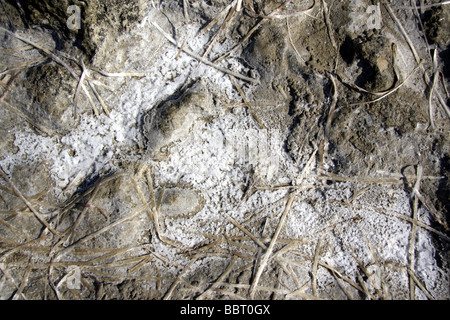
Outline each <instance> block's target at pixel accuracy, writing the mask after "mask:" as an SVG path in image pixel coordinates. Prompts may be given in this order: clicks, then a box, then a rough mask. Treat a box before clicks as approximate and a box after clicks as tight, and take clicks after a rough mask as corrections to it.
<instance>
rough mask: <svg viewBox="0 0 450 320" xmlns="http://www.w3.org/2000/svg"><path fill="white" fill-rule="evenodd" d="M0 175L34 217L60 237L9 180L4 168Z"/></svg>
mask: <svg viewBox="0 0 450 320" xmlns="http://www.w3.org/2000/svg"><path fill="white" fill-rule="evenodd" d="M0 175H1V176H2V178H3V179H4V180H5V181H6V182H7V183H8V184H9V185H10V187H11V189H12V190H13V191H14V193H15V194H16V195H17V196H18V197H19V198H20V199H21V200H22V201H23V202H24V203H25V204H26V205H27V207H28V208H29V209H30V210H31V212H33V214H34V216H35V217H36V218H37V219H38V220H39V222H41V223H42V224H43V225H44V226H45V227H46V228H47V229H48V230H49V231H50V232H51V233H53V234H54V235H55V236H57V237H58V236H59V233H58V232H57V231H56V230H55V229H53V227H52V226H51V225H50V224H49V223H48V222H47V221H46V220H45V219H44V218H43V217H42V215H41V214H40V213H39V212H38V211H37V210H36V209H35V208H34V206H33V205H32V204H31V202H29V201H28V200H27V199H26V198H25V197H24V196H23V195H22V193H21V192H20V191H19V190H18V189H17V188H16V186H15V185H14V183H13V182H12V181H11V179H9V177H8V175H7V174H6V173H5V171H3V168H2V167H0Z"/></svg>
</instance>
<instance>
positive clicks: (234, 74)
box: [152, 22, 258, 83]
mask: <svg viewBox="0 0 450 320" xmlns="http://www.w3.org/2000/svg"><path fill="white" fill-rule="evenodd" d="M152 24H153V25H154V26H155V28H156V29H158V31H159V32H161V34H162V35H163V36H164V37H165V38H166V39H167V40H168V41H169V42H170V43H172V44H173V45H175V46H176V47H177V48H180V47H181V46H180V45H179V44H178V43H177V42H176V41H175V39H173V38H172V37H171V36H170V35H169V34H167V33H166V32H165V31H164V30H163V29H161V27H160V26H159V25H158V24H157V23H156V22H152ZM183 52H184V53H186V54H188V55H190V56H191V57H193V58H195V59H197V60H199V61H200V62H202V63H204V64H205V65H207V66H210V67H213V68H215V69H217V70H219V71H221V72H223V73H226V74H231V75H232V76H234V77H236V78H238V79H241V80H244V81H248V82H251V83H258V80H256V79H253V78H249V77H247V76H244V75H242V74H240V73H237V72H234V71H231V70H228V69H226V68H223V67H221V66H219V65H217V64H215V63H213V62H211V61H209V60H206V59H204V58H202V57H201V56H199V55H198V54H196V53H195V52H193V51H191V50H189V49H186V48H183Z"/></svg>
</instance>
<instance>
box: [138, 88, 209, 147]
mask: <svg viewBox="0 0 450 320" xmlns="http://www.w3.org/2000/svg"><path fill="white" fill-rule="evenodd" d="M212 110H213V100H212V97H211V96H210V94H209V92H208V91H207V90H206V88H205V86H204V85H203V84H202V83H201V82H197V83H195V84H194V85H192V86H191V87H190V88H189V89H187V90H186V91H185V92H183V93H182V94H181V96H179V97H178V98H176V99H174V100H168V101H165V102H163V103H161V104H160V105H158V106H157V107H155V108H154V109H152V110H151V111H150V112H149V113H147V114H146V115H145V116H144V124H143V130H144V136H145V137H146V139H147V149H148V150H150V151H159V150H160V149H161V148H162V147H165V146H168V145H171V144H173V143H175V142H176V141H178V140H181V139H183V138H185V137H186V136H187V135H188V134H189V132H190V130H191V128H192V126H193V124H194V121H196V120H197V119H200V118H204V117H206V116H208V115H210V114H211V112H212Z"/></svg>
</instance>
